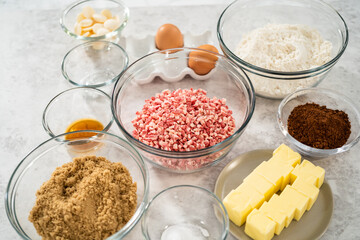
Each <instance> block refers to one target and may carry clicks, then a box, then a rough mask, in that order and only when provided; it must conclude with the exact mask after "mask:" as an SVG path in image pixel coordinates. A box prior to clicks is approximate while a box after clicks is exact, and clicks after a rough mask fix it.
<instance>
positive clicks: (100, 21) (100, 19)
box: [92, 13, 107, 23]
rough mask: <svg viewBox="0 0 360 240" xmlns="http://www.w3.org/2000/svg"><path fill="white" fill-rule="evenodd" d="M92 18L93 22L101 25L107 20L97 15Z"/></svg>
mask: <svg viewBox="0 0 360 240" xmlns="http://www.w3.org/2000/svg"><path fill="white" fill-rule="evenodd" d="M92 18H93V19H94V20H95V22H98V23H103V22H105V21H106V20H107V18H106V17H105V16H104V15H102V14H98V13H94V14H93V15H92Z"/></svg>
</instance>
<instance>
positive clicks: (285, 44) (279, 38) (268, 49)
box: [235, 24, 332, 98]
mask: <svg viewBox="0 0 360 240" xmlns="http://www.w3.org/2000/svg"><path fill="white" fill-rule="evenodd" d="M331 50H332V44H331V42H329V41H325V40H323V38H322V37H321V35H320V33H319V32H318V31H317V30H316V29H313V28H310V27H308V26H305V25H289V24H268V25H266V26H264V27H262V28H258V29H255V30H253V31H251V32H249V33H248V34H246V35H244V37H243V38H242V39H241V42H240V43H239V45H238V46H237V49H236V50H235V54H236V55H238V56H239V57H240V58H241V59H243V60H245V61H246V62H249V63H251V64H253V65H256V66H259V67H262V68H265V69H269V70H275V71H282V72H296V71H302V70H308V69H312V68H315V67H318V66H321V65H323V64H325V63H326V62H328V61H329V60H331ZM247 74H248V76H249V78H250V80H251V81H252V83H253V85H254V88H255V92H256V93H257V94H260V95H262V96H265V97H271V98H273V97H275V98H283V97H285V96H286V95H288V94H289V93H292V92H294V91H296V90H298V89H301V88H306V87H311V86H314V85H315V84H316V83H317V82H318V81H319V80H320V75H318V76H313V77H308V78H302V79H298V80H281V79H279V80H278V79H276V78H267V77H262V76H259V75H257V74H254V73H251V72H247Z"/></svg>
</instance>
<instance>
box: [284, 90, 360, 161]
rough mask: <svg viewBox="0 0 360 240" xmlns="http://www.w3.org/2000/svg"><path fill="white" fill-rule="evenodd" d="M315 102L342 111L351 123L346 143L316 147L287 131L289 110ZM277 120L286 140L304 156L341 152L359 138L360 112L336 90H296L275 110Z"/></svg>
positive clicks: (322, 156)
mask: <svg viewBox="0 0 360 240" xmlns="http://www.w3.org/2000/svg"><path fill="white" fill-rule="evenodd" d="M306 103H317V104H319V105H321V106H323V105H324V106H326V107H327V108H329V109H333V110H336V109H337V110H342V111H344V112H345V113H346V114H347V115H348V117H349V121H350V123H351V134H350V137H349V139H348V140H347V142H346V144H345V145H343V146H342V147H339V148H335V149H317V148H313V147H309V146H307V145H305V144H303V143H301V142H299V141H298V140H296V139H295V138H294V137H292V136H291V135H290V134H289V133H288V129H287V121H288V117H289V115H290V113H291V111H292V110H293V109H294V107H296V106H298V105H303V104H306ZM277 121H278V124H279V127H280V130H281V132H282V133H283V134H284V136H285V137H286V139H287V141H288V142H289V143H290V144H291V145H292V146H293V147H294V150H295V151H298V152H299V153H300V154H301V155H303V156H304V157H308V158H312V159H318V158H325V157H329V156H331V155H334V154H337V153H342V152H345V151H347V150H349V149H350V148H351V147H352V146H354V145H355V144H356V143H357V142H358V141H359V140H360V113H359V110H358V108H357V106H356V105H355V104H354V103H353V102H352V101H351V99H349V98H348V97H346V96H344V95H342V94H340V93H337V92H336V91H333V90H330V89H323V88H308V89H302V90H298V91H296V92H294V93H292V94H290V95H289V96H287V97H286V98H284V99H283V100H282V102H281V103H280V105H279V108H278V111H277Z"/></svg>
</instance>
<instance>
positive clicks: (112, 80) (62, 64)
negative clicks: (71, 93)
mask: <svg viewBox="0 0 360 240" xmlns="http://www.w3.org/2000/svg"><path fill="white" fill-rule="evenodd" d="M94 43H105V44H108V45H112V46H114V47H116V48H118V49H119V50H120V52H121V57H122V58H123V61H124V68H123V69H122V70H121V72H123V71H124V70H125V69H126V68H127V66H128V64H129V56H128V54H127V53H126V52H125V50H124V49H123V48H122V47H121V46H120V45H118V44H116V43H113V42H109V41H104V40H100V41H96V40H93V41H88V42H84V43H81V44H79V45H77V46H75V47H73V48H71V49H70V50H69V51H68V52H67V53H66V54H65V56H64V58H63V60H62V63H61V72H62V75H63V76H64V78H65V79H66V80H68V81H69V82H70V83H71V84H73V85H75V86H79V87H92V88H98V87H103V86H106V85H109V84H111V83H113V82H115V81H116V80H117V79H118V78H119V76H120V74H121V72H120V73H119V74H118V75H116V76H115V77H114V78H113V79H110V80H108V81H106V82H103V83H99V84H93V85H83V84H79V83H77V82H75V81H73V80H71V78H70V77H69V76H68V74H67V71H66V68H65V61H66V59H67V58H68V56H69V55H70V54H71V53H72V52H73V51H75V50H76V49H79V48H85V47H87V46H91V45H92V44H94Z"/></svg>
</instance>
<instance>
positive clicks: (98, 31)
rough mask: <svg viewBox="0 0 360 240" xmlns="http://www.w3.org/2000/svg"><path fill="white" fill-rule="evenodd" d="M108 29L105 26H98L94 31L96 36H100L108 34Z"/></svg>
mask: <svg viewBox="0 0 360 240" xmlns="http://www.w3.org/2000/svg"><path fill="white" fill-rule="evenodd" d="M109 32H110V31H109V30H108V29H106V28H99V29H98V30H97V31H96V32H95V33H96V34H97V35H98V36H101V35H105V34H108V33H109Z"/></svg>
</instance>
